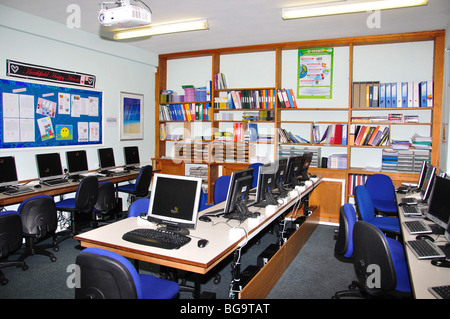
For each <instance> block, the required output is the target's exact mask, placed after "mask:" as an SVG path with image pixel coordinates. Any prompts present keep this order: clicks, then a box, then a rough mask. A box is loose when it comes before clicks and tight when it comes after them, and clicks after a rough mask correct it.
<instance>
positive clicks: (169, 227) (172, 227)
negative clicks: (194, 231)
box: [161, 224, 190, 236]
mask: <svg viewBox="0 0 450 319" xmlns="http://www.w3.org/2000/svg"><path fill="white" fill-rule="evenodd" d="M161 228H165V229H166V230H167V231H170V232H173V233H178V234H181V235H185V236H187V235H189V233H190V232H189V229H187V228H182V227H178V226H176V225H169V224H165V225H163V227H161Z"/></svg>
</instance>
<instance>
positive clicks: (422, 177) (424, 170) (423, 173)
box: [417, 161, 429, 189]
mask: <svg viewBox="0 0 450 319" xmlns="http://www.w3.org/2000/svg"><path fill="white" fill-rule="evenodd" d="M428 166H429V163H428V162H427V161H423V162H422V168H421V170H420V175H419V181H418V182H417V187H418V188H419V189H420V188H421V187H422V185H423V182H424V180H425V176H426V175H427V169H428Z"/></svg>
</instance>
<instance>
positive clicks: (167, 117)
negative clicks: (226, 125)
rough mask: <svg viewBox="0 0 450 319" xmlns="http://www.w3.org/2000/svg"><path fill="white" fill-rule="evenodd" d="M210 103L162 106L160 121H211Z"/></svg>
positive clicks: (160, 108) (160, 107)
mask: <svg viewBox="0 0 450 319" xmlns="http://www.w3.org/2000/svg"><path fill="white" fill-rule="evenodd" d="M209 108H210V103H183V104H162V105H160V106H159V120H160V121H209Z"/></svg>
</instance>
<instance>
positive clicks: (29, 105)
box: [19, 94, 34, 119]
mask: <svg viewBox="0 0 450 319" xmlns="http://www.w3.org/2000/svg"><path fill="white" fill-rule="evenodd" d="M19 100H20V118H26V119H34V96H33V95H25V94H20V95H19Z"/></svg>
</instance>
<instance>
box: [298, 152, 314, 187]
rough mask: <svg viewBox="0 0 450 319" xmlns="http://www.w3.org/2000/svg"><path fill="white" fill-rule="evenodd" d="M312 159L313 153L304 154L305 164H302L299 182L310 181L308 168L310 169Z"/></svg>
mask: <svg viewBox="0 0 450 319" xmlns="http://www.w3.org/2000/svg"><path fill="white" fill-rule="evenodd" d="M312 157H313V154H312V153H311V152H305V153H303V163H302V168H301V171H300V177H299V180H301V181H307V180H308V179H309V176H308V168H309V165H311V161H312Z"/></svg>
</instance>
